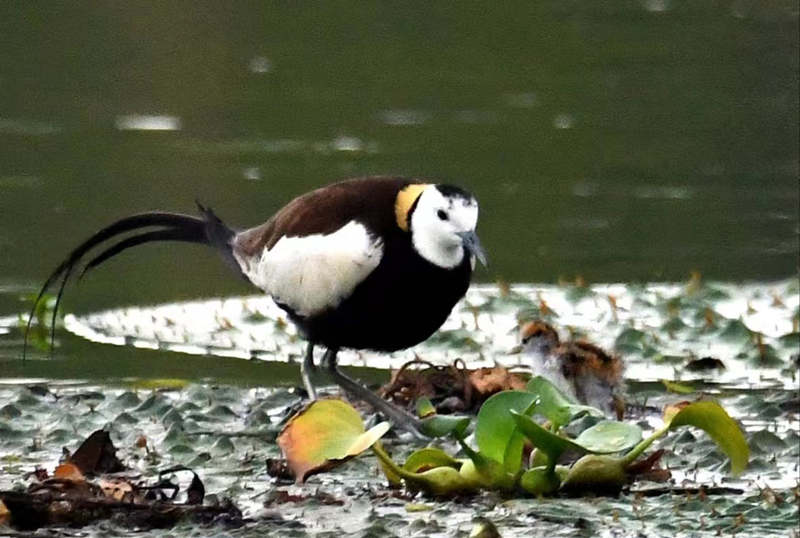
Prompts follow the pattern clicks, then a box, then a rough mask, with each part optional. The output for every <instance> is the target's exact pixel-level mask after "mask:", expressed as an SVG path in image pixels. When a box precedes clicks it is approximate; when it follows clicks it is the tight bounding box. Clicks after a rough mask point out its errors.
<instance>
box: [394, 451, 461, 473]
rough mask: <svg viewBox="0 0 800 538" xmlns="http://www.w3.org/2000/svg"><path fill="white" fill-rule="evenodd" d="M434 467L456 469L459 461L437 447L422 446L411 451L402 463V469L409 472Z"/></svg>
mask: <svg viewBox="0 0 800 538" xmlns="http://www.w3.org/2000/svg"><path fill="white" fill-rule="evenodd" d="M435 467H452V468H453V469H458V468H460V467H461V462H460V461H458V460H457V459H455V458H454V457H453V456H451V455H450V454H448V453H447V452H444V451H443V450H439V449H438V448H432V447H428V448H422V449H420V450H417V451H415V452H414V453H412V454H411V455H410V456H409V457H408V459H406V462H405V463H404V464H403V469H405V470H406V471H408V472H410V473H419V472H422V471H427V470H428V469H433V468H435Z"/></svg>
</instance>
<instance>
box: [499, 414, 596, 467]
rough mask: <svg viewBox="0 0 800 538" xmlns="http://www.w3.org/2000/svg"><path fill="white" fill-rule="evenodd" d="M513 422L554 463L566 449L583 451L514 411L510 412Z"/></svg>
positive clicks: (581, 448) (576, 445) (568, 440)
mask: <svg viewBox="0 0 800 538" xmlns="http://www.w3.org/2000/svg"><path fill="white" fill-rule="evenodd" d="M511 415H512V417H513V418H514V421H515V422H516V424H517V427H518V428H519V430H520V432H522V434H523V435H525V437H527V438H528V439H530V440H531V442H532V443H533V445H534V446H535V447H536V448H538V449H539V450H541V451H542V452H544V453H545V455H547V458H548V459H549V460H550V461H551V462H554V461H556V460H558V457H559V456H560V455H561V454H562V453H563V452H564V451H565V450H568V449H574V450H580V451H584V450H585V449H584V448H583V447H581V446H580V445H578V444H575V443H574V442H573V441H572V440H570V439H567V438H565V437H561V436H560V435H556V434H554V433H552V432H550V431H548V430H546V429H544V428H542V427H541V426H539V425H538V424H537V423H536V422H534V421H533V420H532V419H531V418H530V417H526V416H525V415H522V414H520V413H517V412H515V411H512V412H511Z"/></svg>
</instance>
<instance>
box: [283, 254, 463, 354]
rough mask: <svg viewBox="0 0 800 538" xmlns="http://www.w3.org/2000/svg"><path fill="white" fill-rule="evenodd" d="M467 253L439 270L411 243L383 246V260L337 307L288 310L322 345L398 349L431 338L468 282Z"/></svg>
mask: <svg viewBox="0 0 800 538" xmlns="http://www.w3.org/2000/svg"><path fill="white" fill-rule="evenodd" d="M471 274H472V265H471V262H470V260H469V257H468V256H465V259H464V261H463V262H462V263H461V264H460V265H459V266H457V267H455V268H454V269H442V268H440V267H437V266H434V265H432V264H431V263H429V262H427V261H426V260H424V259H422V258H421V257H420V256H419V255H417V254H416V252H414V251H413V250H412V249H411V248H408V249H391V248H387V250H386V251H385V253H384V257H383V259H382V260H381V263H380V264H379V265H378V267H377V268H376V269H375V271H373V272H372V273H371V274H370V275H369V276H368V277H367V278H366V279H365V280H364V282H362V283H361V284H359V285H358V286H357V287H356V289H355V290H354V292H353V294H352V295H351V296H350V297H348V298H346V299H344V300H343V301H342V302H341V303H340V304H339V305H338V306H337V307H335V308H332V309H329V310H327V311H325V312H323V313H322V314H319V315H317V316H314V317H311V318H303V317H299V316H297V315H293V314H292V312H289V314H290V316H291V318H292V319H293V320H294V321H295V323H297V325H298V326H299V327H300V329H301V330H302V332H303V333H304V334H305V336H306V338H307V339H308V340H309V341H311V342H314V343H316V344H321V345H324V346H326V347H343V348H351V349H372V350H376V351H396V350H399V349H405V348H408V347H411V346H414V345H416V344H418V343H420V342H422V341H424V340H426V339H428V337H430V336H431V335H432V334H433V333H434V332H435V331H436V330H437V329H438V328H439V327H441V326H442V324H443V323H444V322H445V320H446V319H447V316H448V315H450V312H451V311H452V310H453V307H454V306H455V305H456V303H457V302H458V301H459V300H460V299H461V298H462V297H463V296H464V294H465V293H466V291H467V288H468V287H469V281H470V276H471Z"/></svg>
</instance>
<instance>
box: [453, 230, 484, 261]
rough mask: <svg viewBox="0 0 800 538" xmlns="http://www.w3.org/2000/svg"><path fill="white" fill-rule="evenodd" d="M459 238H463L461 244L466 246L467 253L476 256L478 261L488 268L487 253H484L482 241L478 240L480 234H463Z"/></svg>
mask: <svg viewBox="0 0 800 538" xmlns="http://www.w3.org/2000/svg"><path fill="white" fill-rule="evenodd" d="M458 236H459V237H460V238H461V242H462V243H463V244H464V248H465V249H467V252H469V253H470V254H472V255H473V256H475V257H476V258H477V259H478V261H479V262H481V264H482V265H483V266H484V267H486V253H485V252H484V251H483V247H482V246H481V240H480V239H478V234H476V233H475V232H461V233H459V234H458Z"/></svg>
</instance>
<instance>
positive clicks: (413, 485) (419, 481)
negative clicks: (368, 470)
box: [372, 443, 478, 497]
mask: <svg viewBox="0 0 800 538" xmlns="http://www.w3.org/2000/svg"><path fill="white" fill-rule="evenodd" d="M372 450H373V451H374V452H375V455H376V456H378V459H379V460H380V462H381V467H382V468H383V469H384V473H385V474H386V475H387V477H388V478H389V479H390V481H391V480H392V479H393V478H401V479H402V480H403V481H404V482H405V484H406V487H408V488H409V489H411V490H415V491H422V492H424V493H426V494H428V495H432V496H434V497H443V496H451V495H458V494H464V493H474V492H475V491H477V490H478V485H477V484H475V483H474V482H472V481H471V480H468V479H467V478H465V477H463V476H462V475H461V473H460V472H459V470H458V469H454V468H453V467H448V466H442V467H434V468H433V469H428V470H427V471H423V472H419V473H412V472H409V471H407V470H406V469H404V468H402V467H400V466H399V465H397V463H395V461H394V460H393V459H392V458H391V456H389V454H387V453H386V451H385V450H384V449H383V447H382V446H381V444H380V443H375V444H373V445H372Z"/></svg>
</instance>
